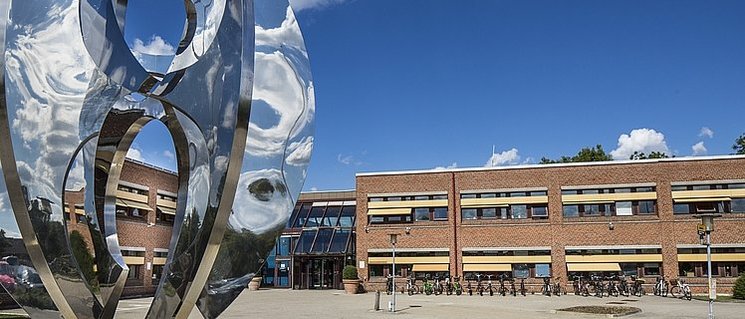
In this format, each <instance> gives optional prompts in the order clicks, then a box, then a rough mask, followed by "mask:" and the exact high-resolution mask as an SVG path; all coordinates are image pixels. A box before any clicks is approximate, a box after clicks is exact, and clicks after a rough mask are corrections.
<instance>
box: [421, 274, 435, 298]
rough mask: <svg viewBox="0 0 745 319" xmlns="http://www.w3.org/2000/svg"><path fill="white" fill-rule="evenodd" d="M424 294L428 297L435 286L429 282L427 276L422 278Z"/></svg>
mask: <svg viewBox="0 0 745 319" xmlns="http://www.w3.org/2000/svg"><path fill="white" fill-rule="evenodd" d="M423 285H424V294H425V295H427V296H429V295H431V294H432V293H434V291H435V286H434V283H432V281H430V280H429V275H427V276H424V284H423Z"/></svg>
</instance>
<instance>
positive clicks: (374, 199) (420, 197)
mask: <svg viewBox="0 0 745 319" xmlns="http://www.w3.org/2000/svg"><path fill="white" fill-rule="evenodd" d="M441 199H448V195H446V194H439V195H412V196H374V197H369V198H368V199H367V200H368V201H370V202H398V201H412V200H441Z"/></svg>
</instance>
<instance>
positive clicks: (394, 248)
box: [391, 243, 396, 312]
mask: <svg viewBox="0 0 745 319" xmlns="http://www.w3.org/2000/svg"><path fill="white" fill-rule="evenodd" d="M391 284H392V287H391V289H392V290H393V291H392V292H391V293H392V294H393V308H392V310H393V312H396V244H395V243H394V244H393V278H392V279H391Z"/></svg>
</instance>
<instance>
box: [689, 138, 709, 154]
mask: <svg viewBox="0 0 745 319" xmlns="http://www.w3.org/2000/svg"><path fill="white" fill-rule="evenodd" d="M691 150H693V155H706V153H707V152H708V150H707V149H706V146H705V145H704V141H701V142H698V143H696V144H693V146H691Z"/></svg>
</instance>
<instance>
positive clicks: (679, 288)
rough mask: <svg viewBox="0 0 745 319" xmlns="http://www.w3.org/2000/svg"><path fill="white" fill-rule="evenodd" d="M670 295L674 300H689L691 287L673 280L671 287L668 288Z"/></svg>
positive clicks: (681, 280)
mask: <svg viewBox="0 0 745 319" xmlns="http://www.w3.org/2000/svg"><path fill="white" fill-rule="evenodd" d="M670 294H671V295H673V297H675V298H683V299H686V300H691V298H692V297H693V296H692V294H691V287H690V286H688V284H687V283H686V282H685V281H683V279H680V278H678V279H675V280H674V282H673V287H672V288H670Z"/></svg>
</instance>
